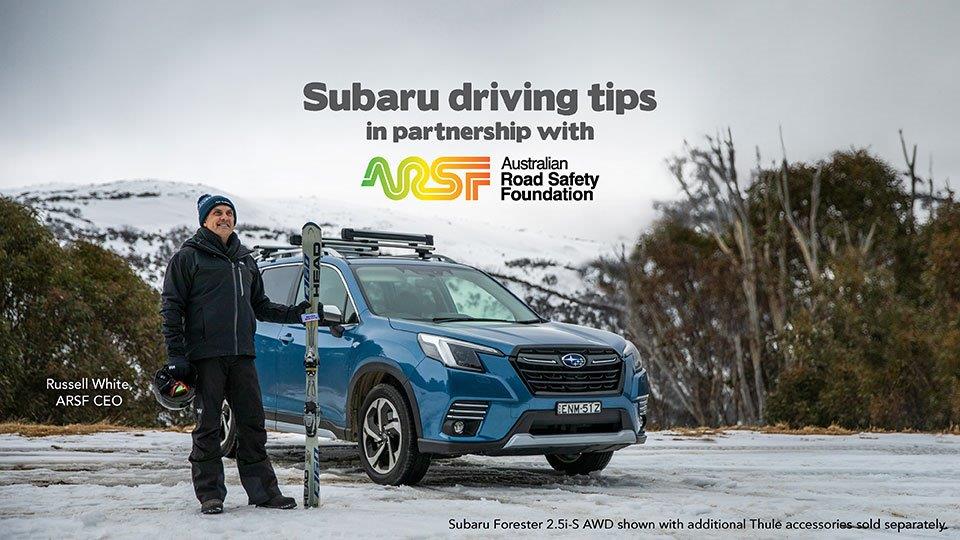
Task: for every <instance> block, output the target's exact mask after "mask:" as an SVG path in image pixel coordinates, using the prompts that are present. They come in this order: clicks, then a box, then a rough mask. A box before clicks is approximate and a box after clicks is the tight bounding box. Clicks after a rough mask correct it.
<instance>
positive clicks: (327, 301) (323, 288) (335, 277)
mask: <svg viewBox="0 0 960 540" xmlns="http://www.w3.org/2000/svg"><path fill="white" fill-rule="evenodd" d="M301 298H303V280H300V285H298V286H297V301H298V302H299V301H300V299H301ZM320 303H322V304H323V305H325V306H337V307H338V308H340V312H341V313H343V320H344V322H346V323H347V324H350V323H355V322H358V321H359V319H358V318H357V310H356V309H354V306H353V302H351V301H350V295H349V294H348V293H347V289H346V287H344V286H343V280H341V279H340V274H339V273H338V272H337V271H336V270H334V269H333V268H330V267H329V266H322V267H320Z"/></svg>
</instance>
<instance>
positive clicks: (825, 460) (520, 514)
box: [0, 431, 960, 538]
mask: <svg viewBox="0 0 960 540" xmlns="http://www.w3.org/2000/svg"><path fill="white" fill-rule="evenodd" d="M189 448H190V437H189V435H188V434H182V433H173V432H157V431H142V432H123V433H101V434H94V435H79V436H67V437H42V438H25V437H20V436H18V435H0V537H3V538H10V537H19V538H54V537H55V538H73V537H98V538H99V537H120V538H135V537H136V538H154V537H166V538H188V537H200V536H204V537H206V536H213V537H231V538H233V537H243V538H273V537H285V538H317V537H327V536H332V537H342V538H354V537H381V538H383V537H390V538H396V537H402V538H406V537H416V538H441V537H450V536H453V537H463V538H484V537H489V536H491V535H496V536H510V537H516V536H537V537H545V536H572V537H583V538H586V537H600V536H614V537H634V538H636V537H641V536H644V537H645V536H651V535H664V536H668V537H681V538H701V537H703V536H704V535H705V532H704V531H703V530H693V529H691V525H695V524H697V523H699V524H707V525H710V524H713V527H714V529H713V530H710V531H708V532H706V534H707V535H709V536H716V535H721V536H729V537H742V536H751V537H753V536H759V537H765V538H770V537H782V536H802V537H809V538H813V537H816V538H822V537H843V538H860V537H864V536H868V537H875V536H925V537H938V538H939V537H958V536H960V436H952V435H924V434H881V435H876V434H861V435H851V436H797V435H769V434H760V433H754V432H745V431H730V432H726V433H724V434H722V435H715V436H710V437H701V438H691V437H681V436H678V435H676V434H673V433H670V432H658V433H652V434H651V435H650V438H649V440H648V442H647V444H646V445H642V446H633V447H630V448H628V449H625V450H622V451H620V452H617V453H616V454H615V456H614V458H613V461H612V462H611V464H610V466H609V467H607V469H606V470H604V471H603V472H602V473H599V474H596V473H595V474H594V475H591V476H588V477H565V476H561V475H559V474H557V473H554V472H553V470H552V469H550V467H549V466H548V465H547V464H546V461H545V460H544V459H543V458H541V457H511V458H502V457H500V458H494V457H473V456H470V457H463V458H456V459H450V460H442V461H435V462H434V465H433V466H432V468H431V470H430V473H428V475H427V477H426V478H425V479H424V481H423V483H422V484H421V485H419V486H417V487H383V486H378V485H375V484H373V483H371V482H370V481H369V480H367V478H366V476H365V475H364V474H363V472H362V470H361V469H360V466H359V463H358V461H357V460H356V459H355V458H354V449H353V447H350V446H345V445H342V444H339V443H333V442H328V443H327V444H325V446H324V448H325V458H324V464H323V466H324V474H323V475H322V477H321V483H322V492H321V496H322V506H321V508H319V509H313V510H309V511H306V510H303V509H302V508H299V509H297V510H291V511H282V510H264V509H257V508H254V507H249V506H247V505H246V497H245V495H244V493H243V490H242V488H241V487H240V483H239V479H238V477H237V474H236V469H235V466H234V463H233V461H232V460H226V463H225V465H226V471H227V484H228V485H227V487H228V490H229V494H228V496H227V501H226V504H225V513H224V514H223V515H220V516H201V515H200V514H199V512H198V504H197V502H196V500H195V499H194V498H193V490H192V487H191V485H190V472H189V468H188V463H187V461H186V455H187V453H188V451H189ZM302 448H303V437H302V436H297V435H292V434H271V435H270V441H269V442H268V451H269V452H270V455H271V459H272V460H273V462H274V466H275V468H276V470H277V474H278V476H279V478H280V482H281V486H282V489H283V491H284V493H286V494H287V495H290V496H294V497H296V498H297V499H298V501H299V500H300V498H301V486H302V483H301V482H302V474H303V469H302V463H301V459H302V458H301V452H302ZM677 518H679V519H680V520H681V521H682V522H683V529H680V530H676V529H666V528H662V527H661V526H660V522H662V521H668V520H673V519H677ZM751 518H761V519H764V520H770V519H776V520H779V521H780V522H781V526H782V527H783V528H782V529H779V530H776V529H773V530H761V529H757V528H755V527H752V525H753V524H751V523H750V522H749V520H750V519H751ZM588 519H600V520H604V519H609V520H611V521H609V522H605V521H599V522H592V523H595V524H596V525H598V526H599V527H601V528H600V529H599V530H597V529H587V528H585V527H586V526H587V524H588V522H587V521H586V520H588ZM743 519H746V520H748V521H747V527H748V528H747V530H724V531H718V530H716V527H717V524H718V523H720V522H723V523H728V524H729V523H734V522H738V521H740V520H743ZM870 519H874V520H879V521H878V522H877V523H879V524H880V527H885V526H888V524H892V525H894V526H895V525H896V524H897V523H900V524H901V526H903V524H905V523H917V522H919V521H929V522H931V523H935V522H936V521H937V520H939V521H940V522H943V523H945V526H946V527H948V528H947V529H946V530H942V531H938V530H936V529H934V530H917V529H906V530H903V531H902V532H901V533H899V534H898V533H897V532H895V530H890V529H883V528H881V529H880V530H871V531H864V530H859V531H842V530H838V529H832V530H829V531H826V532H824V531H823V530H814V531H811V530H793V529H791V530H787V529H786V527H788V526H791V524H793V525H792V526H795V524H797V523H802V522H808V523H807V526H820V527H822V526H823V523H825V522H826V523H834V522H835V521H836V520H840V521H849V522H854V523H856V522H861V521H866V520H870ZM495 520H500V521H499V522H498V523H503V522H523V523H527V524H528V526H536V525H539V526H540V527H541V528H540V529H533V530H529V529H528V530H519V531H518V530H506V529H499V530H496V529H493V527H495V526H496V523H495ZM563 520H566V521H563ZM574 520H576V521H574ZM464 521H466V522H469V523H474V524H479V525H480V526H481V527H482V526H483V525H484V524H486V525H487V526H489V527H491V529H489V530H487V529H483V528H481V529H473V530H462V529H459V528H454V527H455V526H456V525H459V524H462V523H464ZM624 521H626V522H632V524H633V526H634V527H644V526H646V525H645V524H644V523H645V522H648V521H649V522H652V523H653V524H654V525H655V526H656V529H654V530H649V529H647V530H645V529H642V528H638V529H635V530H624V529H620V528H619V527H620V526H621V524H622V523H623V522H624ZM817 522H819V523H820V525H816V523H817ZM452 524H453V525H452ZM550 525H552V526H553V527H562V526H563V525H566V529H556V528H554V529H552V530H550V529H546V527H547V526H550Z"/></svg>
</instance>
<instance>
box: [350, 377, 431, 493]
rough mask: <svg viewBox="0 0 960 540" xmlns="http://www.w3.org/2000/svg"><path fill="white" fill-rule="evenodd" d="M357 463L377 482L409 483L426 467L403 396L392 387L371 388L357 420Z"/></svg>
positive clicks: (427, 455)
mask: <svg viewBox="0 0 960 540" xmlns="http://www.w3.org/2000/svg"><path fill="white" fill-rule="evenodd" d="M356 425H357V431H358V434H357V435H358V436H357V440H358V442H359V443H360V444H358V445H357V448H358V449H359V451H360V463H361V464H362V465H363V468H364V469H365V470H366V471H367V476H369V477H370V479H371V480H373V481H374V482H376V483H378V484H387V485H391V486H398V485H400V484H407V485H413V484H416V483H417V482H419V481H420V480H421V479H423V476H424V475H425V474H427V469H428V468H429V467H430V455H429V454H421V453H420V451H419V450H418V449H417V430H416V427H415V426H414V423H413V415H412V413H411V412H410V406H409V405H408V404H407V399H406V398H405V397H404V396H403V394H401V393H400V392H399V391H398V390H397V389H396V388H394V387H393V386H390V385H388V384H380V385H377V386H375V387H374V388H373V390H371V391H370V393H369V394H367V397H366V399H364V400H363V406H361V407H360V412H359V418H358V419H357V424H356Z"/></svg>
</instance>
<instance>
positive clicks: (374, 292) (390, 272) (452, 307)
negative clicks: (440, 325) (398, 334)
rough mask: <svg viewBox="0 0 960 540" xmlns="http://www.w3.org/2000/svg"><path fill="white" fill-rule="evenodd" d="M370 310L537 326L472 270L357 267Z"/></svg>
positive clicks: (422, 317)
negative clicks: (530, 323) (531, 323)
mask: <svg viewBox="0 0 960 540" xmlns="http://www.w3.org/2000/svg"><path fill="white" fill-rule="evenodd" d="M355 272H356V275H357V280H358V281H359V282H360V288H361V289H363V294H364V296H365V297H366V299H367V304H369V306H370V310H371V311H373V312H374V313H376V314H377V315H380V316H383V317H395V318H400V319H413V320H418V321H432V322H452V321H470V320H485V321H508V322H523V323H529V322H539V321H540V317H538V316H537V314H536V313H534V312H533V311H531V310H530V308H528V307H527V306H526V305H524V303H523V302H521V301H520V300H517V298H516V297H515V296H513V295H512V294H510V292H509V291H507V290H506V289H505V288H504V287H503V286H502V285H500V284H499V283H497V282H496V281H494V280H492V279H490V277H488V276H487V275H486V274H484V273H482V272H478V271H477V270H474V269H472V268H460V267H448V266H425V265H413V264H409V265H406V264H397V265H390V266H386V265H370V266H359V267H356V268H355Z"/></svg>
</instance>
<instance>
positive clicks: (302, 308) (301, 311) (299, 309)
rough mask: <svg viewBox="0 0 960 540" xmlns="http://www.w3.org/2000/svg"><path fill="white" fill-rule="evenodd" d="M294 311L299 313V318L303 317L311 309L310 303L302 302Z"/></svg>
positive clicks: (307, 301)
mask: <svg viewBox="0 0 960 540" xmlns="http://www.w3.org/2000/svg"><path fill="white" fill-rule="evenodd" d="M293 309H295V310H296V311H297V317H300V316H301V315H303V314H304V313H306V312H307V310H308V309H310V301H309V300H304V301H303V302H300V303H299V304H297V306H296V307H294V308H293Z"/></svg>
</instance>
